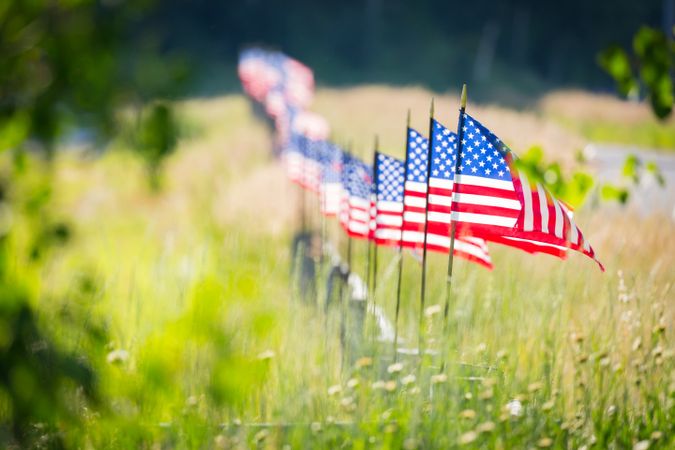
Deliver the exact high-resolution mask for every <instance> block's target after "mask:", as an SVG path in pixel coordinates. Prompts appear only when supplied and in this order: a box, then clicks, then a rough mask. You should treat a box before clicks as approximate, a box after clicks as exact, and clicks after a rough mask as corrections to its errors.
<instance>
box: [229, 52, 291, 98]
mask: <svg viewBox="0 0 675 450" xmlns="http://www.w3.org/2000/svg"><path fill="white" fill-rule="evenodd" d="M282 64H283V55H282V54H280V53H276V52H266V51H264V50H261V49H248V50H245V51H244V52H242V53H241V55H240V57H239V65H238V67H237V71H238V74H239V79H240V80H241V83H242V86H243V87H244V91H245V92H246V93H247V94H248V95H250V96H251V97H252V98H253V99H255V100H256V101H258V102H260V103H263V102H264V101H265V97H266V96H267V94H268V93H269V92H270V91H271V90H272V89H273V88H274V87H277V86H282V83H283V80H284V73H283V68H282Z"/></svg>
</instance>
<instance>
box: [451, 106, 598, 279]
mask: <svg viewBox="0 0 675 450" xmlns="http://www.w3.org/2000/svg"><path fill="white" fill-rule="evenodd" d="M462 131H463V135H464V137H463V139H462V142H461V146H460V149H461V150H460V154H459V155H458V156H457V157H459V161H457V164H456V167H457V171H456V173H455V177H454V181H455V183H454V187H453V188H454V190H455V194H454V197H453V203H452V220H454V221H455V222H456V223H457V228H458V230H459V232H460V233H466V232H468V233H470V234H472V235H475V236H480V237H483V238H487V239H490V240H495V241H497V242H501V243H509V245H510V243H514V244H516V245H515V246H517V244H518V243H520V242H522V243H524V245H526V246H531V245H536V246H537V248H538V249H539V250H537V251H546V249H547V248H550V253H552V254H555V253H556V252H557V253H559V254H560V253H562V254H564V249H565V248H570V249H573V250H576V251H579V252H581V253H583V254H585V255H587V256H589V257H590V258H592V259H594V260H595V261H596V262H597V263H598V264H599V265H600V268H601V269H602V270H604V268H603V266H602V264H601V263H600V262H599V261H598V260H597V259H596V257H595V252H594V250H593V249H592V247H591V246H590V244H589V243H588V241H587V240H586V239H585V238H584V237H583V234H582V233H581V230H579V228H578V227H577V226H576V224H575V223H574V220H573V218H572V216H571V214H570V213H569V209H568V208H567V207H566V206H565V205H564V204H563V203H562V202H560V201H558V200H557V199H555V198H554V197H553V196H552V195H551V194H550V193H549V192H548V191H547V190H546V188H544V186H543V185H542V184H541V183H532V182H531V181H530V180H529V179H528V178H527V176H526V174H525V173H524V172H522V171H520V170H518V168H517V167H516V164H515V162H514V155H513V154H512V152H511V151H510V149H509V148H508V147H507V146H506V145H505V144H504V143H502V142H501V140H500V139H499V138H498V137H497V136H495V135H494V134H493V133H492V132H491V131H490V130H488V129H487V128H486V127H485V126H483V125H482V124H481V123H480V122H478V121H477V120H476V119H474V118H473V117H471V116H470V115H468V114H465V115H464V116H463V118H462Z"/></svg>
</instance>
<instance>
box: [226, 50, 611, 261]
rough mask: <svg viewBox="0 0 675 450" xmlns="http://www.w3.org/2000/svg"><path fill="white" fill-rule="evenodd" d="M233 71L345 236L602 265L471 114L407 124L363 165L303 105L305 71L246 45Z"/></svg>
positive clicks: (557, 206)
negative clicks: (395, 152) (499, 249)
mask: <svg viewBox="0 0 675 450" xmlns="http://www.w3.org/2000/svg"><path fill="white" fill-rule="evenodd" d="M239 77H240V79H241V82H242V86H243V88H244V90H245V92H246V93H247V94H248V95H249V96H250V97H251V98H252V99H253V100H255V101H256V102H257V103H258V104H260V105H261V106H263V108H264V109H265V111H266V113H267V115H268V116H269V117H270V118H271V119H272V121H273V122H274V128H275V131H276V133H275V143H276V145H277V147H278V149H279V154H280V157H281V161H282V163H283V165H284V167H285V169H286V172H287V174H288V177H289V179H290V180H291V181H292V182H293V183H296V184H298V185H300V186H301V187H302V188H303V189H306V190H307V191H309V192H312V193H314V194H315V195H316V196H318V198H319V201H320V205H321V212H322V214H324V215H325V216H328V217H335V218H337V220H338V221H339V223H340V225H341V227H342V228H343V229H344V230H345V232H346V233H347V234H348V235H349V236H350V237H353V238H358V239H367V240H370V241H372V242H374V243H375V244H377V245H380V246H392V247H399V248H410V249H413V250H420V249H423V248H424V246H425V244H426V250H428V251H434V252H444V253H449V251H450V248H451V245H452V246H453V247H454V255H455V256H457V257H460V258H464V259H466V260H469V261H472V262H475V263H477V264H480V265H482V266H484V267H487V268H492V260H491V258H490V253H489V249H488V246H487V242H493V243H496V244H500V245H505V246H508V247H512V248H517V249H519V250H523V251H526V252H529V253H545V254H549V255H553V256H556V257H559V258H566V257H567V254H568V252H569V251H570V250H574V251H577V252H580V253H582V254H584V255H586V256H588V257H590V258H592V259H593V260H594V261H596V262H597V264H598V265H599V267H600V268H601V269H602V270H604V268H603V266H602V264H601V263H600V262H599V261H598V259H597V257H596V255H595V251H594V250H593V248H592V247H591V245H590V243H589V242H588V240H587V239H586V237H585V236H584V234H583V233H582V232H581V230H580V229H579V227H578V226H577V225H576V223H575V221H574V215H573V213H572V211H571V208H570V207H568V206H567V205H566V204H565V203H564V202H562V201H560V200H558V199H556V198H555V197H554V196H553V195H552V194H551V193H550V192H549V191H548V190H547V189H546V187H545V186H544V185H543V184H542V183H541V182H539V181H536V180H530V179H529V178H528V176H527V174H526V173H525V172H524V171H522V170H519V168H518V164H517V157H516V156H515V154H514V153H513V152H512V151H511V150H510V149H509V148H508V147H507V146H506V145H505V144H504V143H503V142H502V141H501V140H500V139H499V138H498V137H497V136H496V135H495V134H494V133H492V132H491V131H490V130H489V129H488V128H487V127H486V126H484V125H483V124H481V123H480V122H479V121H478V120H477V119H476V118H474V117H472V116H471V115H469V114H467V113H465V112H463V111H461V112H460V117H459V120H458V127H457V131H456V132H455V131H453V130H451V129H449V128H448V127H446V126H445V125H443V124H442V123H440V122H438V121H436V120H435V119H434V118H433V117H432V118H431V119H430V126H429V133H428V135H424V134H423V133H422V132H420V131H419V130H415V129H413V128H411V127H410V126H408V128H407V131H406V137H407V138H406V142H405V157H404V159H398V158H395V157H393V156H389V155H386V154H384V153H382V152H380V151H379V149H376V151H375V153H374V156H373V159H372V161H368V162H366V161H363V160H361V159H360V158H358V157H357V156H355V155H353V154H351V153H350V152H349V151H347V150H345V149H344V148H342V147H341V146H339V145H336V144H335V143H333V142H331V141H330V140H329V138H328V136H329V133H330V127H329V125H328V122H327V121H326V120H325V119H323V118H322V117H321V116H319V115H318V114H315V113H312V112H310V111H309V110H308V107H309V105H310V103H311V101H312V98H313V95H314V76H313V73H312V71H311V69H309V68H308V67H306V66H305V65H303V64H302V63H300V62H298V61H296V60H294V59H292V58H290V57H288V56H286V55H284V54H282V53H279V52H269V51H264V50H260V49H251V50H247V51H244V52H243V53H242V54H241V57H240V63H239ZM453 231H454V233H453ZM453 237H454V242H453V243H452V244H451V241H452V238H453Z"/></svg>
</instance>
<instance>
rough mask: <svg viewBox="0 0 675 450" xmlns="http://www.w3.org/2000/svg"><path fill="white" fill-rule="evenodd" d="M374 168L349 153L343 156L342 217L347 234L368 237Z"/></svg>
mask: <svg viewBox="0 0 675 450" xmlns="http://www.w3.org/2000/svg"><path fill="white" fill-rule="evenodd" d="M372 182H373V169H372V167H370V165H368V164H366V163H364V162H363V161H361V160H360V159H358V158H356V157H355V156H352V155H350V154H348V153H345V154H344V157H343V169H342V187H343V200H342V209H341V212H340V218H341V223H342V226H343V227H344V229H345V231H346V232H347V234H349V235H350V236H352V237H358V238H364V239H365V238H368V236H369V230H370V187H371V184H372Z"/></svg>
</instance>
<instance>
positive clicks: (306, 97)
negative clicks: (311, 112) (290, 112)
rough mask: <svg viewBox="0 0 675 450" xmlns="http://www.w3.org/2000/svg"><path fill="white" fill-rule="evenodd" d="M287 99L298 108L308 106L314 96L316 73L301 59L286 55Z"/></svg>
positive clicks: (285, 85) (285, 84)
mask: <svg viewBox="0 0 675 450" xmlns="http://www.w3.org/2000/svg"><path fill="white" fill-rule="evenodd" d="M283 67H284V90H285V94H286V100H287V101H288V103H289V104H290V105H293V106H294V107H297V108H307V107H308V106H309V105H310V103H311V102H312V99H313V98H314V73H313V72H312V69H310V68H309V67H307V66H306V65H304V64H302V63H301V62H300V61H298V60H296V59H293V58H290V57H286V60H285V61H284V66H283Z"/></svg>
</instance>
